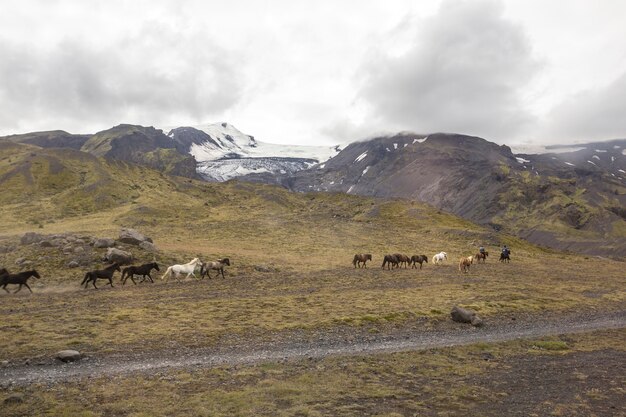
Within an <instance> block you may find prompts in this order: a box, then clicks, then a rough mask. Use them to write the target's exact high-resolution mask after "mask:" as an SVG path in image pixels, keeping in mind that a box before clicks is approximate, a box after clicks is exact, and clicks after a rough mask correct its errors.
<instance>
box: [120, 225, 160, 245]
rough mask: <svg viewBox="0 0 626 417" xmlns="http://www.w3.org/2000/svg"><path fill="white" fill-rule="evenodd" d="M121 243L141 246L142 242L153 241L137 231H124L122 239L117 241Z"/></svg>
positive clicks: (122, 231)
mask: <svg viewBox="0 0 626 417" xmlns="http://www.w3.org/2000/svg"><path fill="white" fill-rule="evenodd" d="M117 240H119V241H120V242H124V243H129V244H131V245H139V244H140V243H141V242H150V243H152V239H150V238H148V237H146V236H144V235H143V234H141V233H139V232H138V231H136V230H135V229H126V228H124V229H122V230H120V237H119V238H118V239H117Z"/></svg>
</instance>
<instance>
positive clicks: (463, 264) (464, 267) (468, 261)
mask: <svg viewBox="0 0 626 417" xmlns="http://www.w3.org/2000/svg"><path fill="white" fill-rule="evenodd" d="M473 263H474V257H473V256H466V257H463V258H461V259H459V271H460V272H469V269H470V265H472V264H473Z"/></svg>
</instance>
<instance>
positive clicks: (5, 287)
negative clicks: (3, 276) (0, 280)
mask: <svg viewBox="0 0 626 417" xmlns="http://www.w3.org/2000/svg"><path fill="white" fill-rule="evenodd" d="M2 289H3V290H5V291H6V292H8V293H9V294H11V292H10V291H9V290H7V284H4V285H3V286H2Z"/></svg>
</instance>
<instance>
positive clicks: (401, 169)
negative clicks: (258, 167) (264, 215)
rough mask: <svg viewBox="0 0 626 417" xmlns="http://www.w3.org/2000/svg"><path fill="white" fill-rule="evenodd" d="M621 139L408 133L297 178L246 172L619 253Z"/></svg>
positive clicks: (623, 196) (625, 248)
mask: <svg viewBox="0 0 626 417" xmlns="http://www.w3.org/2000/svg"><path fill="white" fill-rule="evenodd" d="M625 149H626V140H617V141H611V142H604V143H594V144H591V145H586V146H581V147H579V149H577V150H576V151H571V152H565V153H549V154H538V155H527V154H518V155H516V154H513V152H512V151H511V149H510V148H509V147H507V146H499V145H496V144H494V143H491V142H488V141H486V140H484V139H481V138H478V137H471V136H464V135H456V134H441V133H439V134H433V135H429V136H428V137H424V136H422V135H415V134H410V133H404V134H399V135H396V136H392V137H381V138H376V139H373V140H371V141H367V142H356V143H352V144H350V145H349V146H347V147H346V148H345V149H344V150H343V151H342V152H340V153H339V154H338V155H337V156H336V157H334V158H332V159H330V160H329V161H327V162H325V163H323V164H319V165H317V166H314V167H312V168H311V169H308V170H304V171H300V172H297V173H296V174H294V175H283V176H279V177H271V176H268V175H263V176H260V175H252V176H248V177H247V179H249V180H251V181H261V182H276V183H280V184H282V185H283V186H285V187H287V188H289V189H291V190H294V191H335V192H345V193H350V194H360V195H371V196H378V197H386V198H406V199H411V200H416V201H421V202H426V203H429V204H432V205H434V206H436V207H439V208H441V209H443V210H446V211H449V212H452V213H454V214H457V215H460V216H462V217H465V218H467V219H470V220H473V221H476V222H478V223H481V224H489V225H491V226H492V227H494V228H495V229H498V230H499V229H506V230H508V231H510V232H513V233H516V234H518V235H520V236H523V237H525V238H528V239H529V240H531V241H533V242H535V243H539V244H544V245H547V246H551V247H555V248H559V249H571V250H574V251H580V252H583V253H590V254H598V255H607V254H610V255H614V256H626V221H625V220H626V216H625V210H624V207H626V155H625V152H626V151H625Z"/></svg>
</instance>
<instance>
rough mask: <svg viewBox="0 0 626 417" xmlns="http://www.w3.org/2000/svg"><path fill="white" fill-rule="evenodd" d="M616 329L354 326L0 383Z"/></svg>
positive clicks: (618, 322)
mask: <svg viewBox="0 0 626 417" xmlns="http://www.w3.org/2000/svg"><path fill="white" fill-rule="evenodd" d="M621 328H626V310H620V311H616V312H611V313H593V314H590V313H585V314H584V315H583V314H580V315H568V316H558V315H556V316H549V317H539V316H534V317H528V318H524V319H518V320H513V319H511V318H503V319H501V320H497V321H493V320H491V321H489V322H487V324H486V325H485V326H484V327H482V328H474V327H471V326H469V325H462V324H457V323H450V322H444V323H440V325H438V326H436V327H435V329H430V330H423V329H422V330H420V329H415V328H412V329H396V330H395V331H392V332H390V333H385V334H369V333H367V332H357V333H355V331H354V329H353V328H346V329H344V330H343V331H333V332H326V333H324V332H321V333H315V334H310V333H303V332H290V333H289V334H284V333H281V334H279V335H276V336H277V337H276V338H275V339H273V340H271V341H266V342H259V341H256V340H254V339H237V340H236V341H234V342H233V341H231V342H230V343H225V344H223V345H221V346H220V347H218V348H212V349H193V350H191V349H180V350H177V349H171V350H162V351H152V352H149V353H141V354H128V355H125V356H122V355H109V356H106V355H102V356H98V357H95V356H94V357H89V356H87V357H85V358H84V359H83V360H81V361H79V362H76V363H70V364H63V363H60V362H57V361H54V360H52V359H46V360H43V361H36V362H35V363H29V364H19V365H17V364H9V366H6V367H4V368H0V381H2V384H3V386H4V387H9V386H14V387H15V386H24V385H29V384H32V383H56V382H63V381H69V380H72V381H74V380H77V379H80V378H85V377H98V376H106V375H119V374H126V373H135V372H141V373H151V372H156V371H163V370H168V369H172V370H175V369H196V368H210V367H216V366H220V365H238V364H254V363H259V362H272V361H285V360H298V359H308V358H323V357H326V356H331V355H371V354H377V353H392V352H402V351H414V350H424V349H430V348H439V347H448V346H460V345H467V344H473V343H478V342H483V343H494V342H503V341H510V340H516V339H525V338H537V337H544V336H549V335H558V334H572V333H583V332H590V331H595V330H607V329H621Z"/></svg>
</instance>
